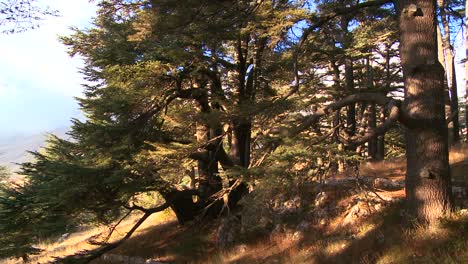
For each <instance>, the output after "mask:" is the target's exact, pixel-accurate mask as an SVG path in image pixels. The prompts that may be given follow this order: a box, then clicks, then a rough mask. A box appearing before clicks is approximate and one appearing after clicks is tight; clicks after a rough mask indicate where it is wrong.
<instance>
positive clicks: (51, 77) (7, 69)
mask: <svg viewBox="0 0 468 264" xmlns="http://www.w3.org/2000/svg"><path fill="white" fill-rule="evenodd" d="M38 3H41V5H45V6H50V7H51V8H53V9H57V10H59V12H60V17H48V18H47V19H46V20H44V21H42V22H40V25H41V26H40V28H39V29H35V30H30V31H27V32H24V33H18V34H12V35H5V34H0V125H1V129H0V134H14V133H27V134H29V133H35V132H44V131H49V130H53V129H55V128H59V127H64V126H68V125H69V124H70V123H69V120H70V118H72V117H79V115H80V114H79V110H78V106H77V104H76V102H75V100H74V99H73V97H74V96H80V95H81V93H82V87H81V85H80V84H81V83H83V78H82V76H81V75H80V74H79V73H78V68H79V67H81V66H82V61H81V59H80V58H70V57H69V56H68V54H67V53H66V47H65V46H64V45H62V44H61V43H60V42H59V41H58V36H60V35H67V34H69V33H70V32H71V31H70V30H69V27H70V26H78V27H79V28H83V27H86V26H88V25H89V22H90V21H91V18H92V17H93V16H94V14H95V10H96V8H95V4H93V3H89V2H88V0H67V1H64V0H41V1H38Z"/></svg>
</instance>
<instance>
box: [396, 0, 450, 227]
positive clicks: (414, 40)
mask: <svg viewBox="0 0 468 264" xmlns="http://www.w3.org/2000/svg"><path fill="white" fill-rule="evenodd" d="M396 5H397V11H398V16H399V26H400V56H401V63H402V66H403V77H404V82H405V100H404V105H403V109H402V110H403V111H402V121H403V123H404V124H405V125H406V126H407V135H406V142H407V143H406V146H407V147H406V148H407V149H406V157H407V175H406V206H407V210H408V213H409V214H410V215H412V216H413V217H415V218H416V219H417V220H418V221H419V222H420V223H424V224H433V223H436V220H437V219H438V218H439V217H441V216H444V215H446V214H447V213H449V212H450V210H451V205H452V199H451V188H450V169H449V163H448V141H447V127H446V124H445V109H444V102H443V95H444V85H443V78H444V73H443V68H442V66H441V65H440V63H439V62H438V60H437V34H436V33H437V28H436V12H435V11H436V4H435V1H434V0H401V1H398V2H396Z"/></svg>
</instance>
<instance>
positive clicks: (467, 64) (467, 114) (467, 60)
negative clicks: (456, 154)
mask: <svg viewBox="0 0 468 264" xmlns="http://www.w3.org/2000/svg"><path fill="white" fill-rule="evenodd" d="M465 10H468V0H467V1H465ZM466 21H468V12H466V11H465V23H466V28H465V129H466V140H467V141H468V23H467V22H466Z"/></svg>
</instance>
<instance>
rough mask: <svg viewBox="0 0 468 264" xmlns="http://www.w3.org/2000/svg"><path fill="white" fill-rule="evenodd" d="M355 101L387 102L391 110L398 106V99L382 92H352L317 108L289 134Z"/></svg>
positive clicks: (296, 132)
mask: <svg viewBox="0 0 468 264" xmlns="http://www.w3.org/2000/svg"><path fill="white" fill-rule="evenodd" d="M356 102H372V103H376V104H380V105H386V104H389V109H390V110H391V111H394V110H393V108H394V107H396V108H399V105H400V104H399V103H398V101H396V100H394V99H392V98H390V97H386V96H385V95H382V94H377V93H359V94H353V95H350V96H347V97H345V98H343V99H342V100H340V101H337V102H334V103H331V104H329V105H327V106H326V107H324V108H321V109H318V110H317V111H316V112H315V113H314V114H312V115H309V116H307V117H306V118H305V119H304V120H303V121H302V123H301V124H300V125H299V126H298V127H297V128H296V129H293V131H292V132H291V133H290V135H292V136H295V135H297V134H299V133H300V132H302V131H304V130H306V129H307V128H309V127H311V126H312V125H314V124H316V123H317V122H319V120H320V118H321V117H323V116H326V115H328V114H330V113H332V112H334V111H337V110H340V109H341V108H343V107H344V106H347V105H350V104H354V103H356ZM398 112H399V111H398ZM397 115H398V114H397Z"/></svg>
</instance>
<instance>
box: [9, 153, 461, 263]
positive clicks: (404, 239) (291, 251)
mask: <svg viewBox="0 0 468 264" xmlns="http://www.w3.org/2000/svg"><path fill="white" fill-rule="evenodd" d="M450 163H451V166H452V173H453V175H454V176H455V177H456V178H457V179H463V180H467V179H466V175H465V174H467V172H468V147H466V146H458V147H455V148H452V149H451V151H450ZM405 170H406V169H405V162H404V159H397V160H393V161H384V162H379V163H368V164H365V165H363V166H361V169H360V173H361V175H365V176H370V177H386V178H389V179H403V178H404V175H405ZM378 193H379V195H381V196H383V197H387V198H392V200H394V201H395V200H398V199H399V198H403V197H404V189H401V190H396V191H382V192H378ZM352 195H356V194H348V196H346V195H344V196H343V195H341V194H340V195H336V196H331V198H330V199H332V201H331V202H330V204H329V205H328V206H329V207H330V208H336V210H335V211H336V212H335V213H334V214H333V215H331V216H329V219H328V220H327V223H326V224H322V223H320V222H314V223H312V222H311V226H310V228H309V229H307V230H306V231H305V233H304V237H303V238H301V239H299V240H298V239H295V238H294V237H292V236H291V235H290V234H289V235H288V234H282V233H280V234H275V235H272V236H263V237H257V238H254V239H252V238H250V239H249V240H248V241H241V242H239V244H238V245H235V246H233V247H232V248H229V249H219V248H217V247H216V245H215V240H216V228H217V226H218V224H219V222H216V221H215V222H212V223H209V224H205V225H200V224H198V223H195V224H193V225H188V226H179V225H177V223H176V222H175V217H174V215H173V214H171V213H170V211H166V212H163V213H160V214H155V215H154V216H152V217H151V218H150V219H148V220H147V221H146V222H145V223H144V224H143V225H142V226H141V227H140V228H139V229H138V230H137V232H136V233H135V234H134V235H133V237H132V238H130V239H129V240H128V241H126V242H125V243H124V244H122V245H121V246H120V247H118V248H117V249H115V250H113V251H111V252H110V253H111V254H117V255H124V256H138V257H143V258H145V259H157V260H161V261H169V262H171V263H194V264H198V263H200V264H201V263H245V264H247V263H249V264H250V263H254V264H255V263H364V264H367V263H380V264H384V263H385V264H386V263H468V242H467V241H468V215H467V214H465V215H461V214H458V215H454V216H453V217H451V218H449V219H445V220H444V221H442V223H441V224H440V225H439V226H438V227H436V228H433V229H424V228H422V227H416V228H410V227H405V225H404V224H403V223H402V217H401V214H402V210H401V203H400V202H395V203H393V204H392V205H389V206H387V207H384V208H382V209H381V210H378V211H373V212H372V213H371V215H369V216H367V217H363V218H360V219H357V220H356V221H355V222H354V223H353V224H348V225H345V224H343V219H344V217H345V215H346V209H343V208H345V207H346V205H347V204H349V203H351V201H352ZM136 217H137V216H133V218H131V219H130V220H127V221H125V222H124V224H123V225H122V226H121V227H120V228H119V229H118V232H117V234H116V236H115V237H114V239H117V238H118V237H121V236H123V235H124V234H125V231H126V230H128V229H129V228H130V227H131V225H132V224H133V223H134V222H135V220H136V219H137V218H136ZM104 231H106V229H105V228H103V227H100V228H93V229H90V230H87V231H83V232H79V233H75V234H72V235H71V236H70V237H69V238H68V239H66V240H65V241H63V242H56V243H48V244H47V243H44V244H41V245H38V246H39V247H43V248H45V249H46V251H45V252H44V253H43V254H41V255H39V256H37V257H34V258H32V260H33V262H32V263H48V262H50V261H51V260H52V259H53V256H66V255H71V254H74V253H76V252H78V251H80V250H84V249H90V248H92V247H93V246H92V245H89V244H88V243H87V239H89V238H90V237H91V236H94V235H96V234H100V233H102V232H104ZM1 263H5V264H13V263H15V264H16V263H20V261H18V260H8V261H5V262H1ZM92 263H94V264H104V263H111V262H109V261H105V260H102V259H98V260H95V261H93V262H92Z"/></svg>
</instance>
